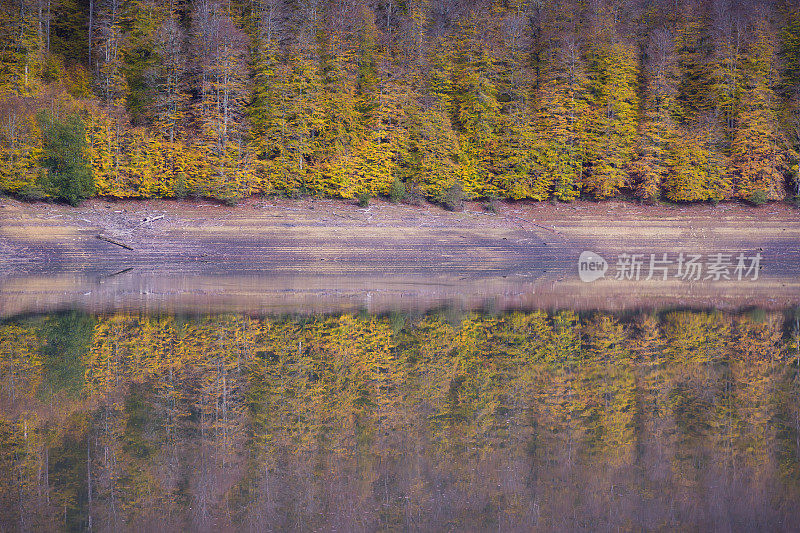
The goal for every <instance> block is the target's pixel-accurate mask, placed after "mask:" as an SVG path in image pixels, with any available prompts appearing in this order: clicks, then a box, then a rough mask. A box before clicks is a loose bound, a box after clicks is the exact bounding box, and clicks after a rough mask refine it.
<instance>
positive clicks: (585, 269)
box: [578, 252, 608, 283]
mask: <svg viewBox="0 0 800 533" xmlns="http://www.w3.org/2000/svg"><path fill="white" fill-rule="evenodd" d="M606 270H608V263H607V262H606V260H605V259H603V258H602V257H600V256H599V255H597V254H596V253H594V252H581V256H580V257H579V258H578V276H580V278H581V281H585V282H587V283H589V282H591V281H595V280H598V279H600V278H603V277H605V275H606Z"/></svg>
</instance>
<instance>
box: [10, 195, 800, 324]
mask: <svg viewBox="0 0 800 533" xmlns="http://www.w3.org/2000/svg"><path fill="white" fill-rule="evenodd" d="M0 205H1V206H2V207H0V314H1V315H2V316H12V315H16V314H20V313H30V312H41V311H51V310H55V309H64V308H76V307H77V308H81V309H86V310H91V311H110V310H119V309H123V310H124V309H130V310H141V309H145V310H151V311H163V310H170V311H183V310H193V311H197V310H208V311H245V312H252V313H266V312H298V311H299V312H303V311H307V312H317V311H342V310H356V309H367V310H370V311H373V312H383V311H388V310H391V309H402V310H426V309H429V308H432V307H437V306H442V305H457V306H461V307H466V308H477V307H488V308H491V309H498V310H499V309H509V308H525V309H531V308H547V309H552V308H562V307H563V308H572V309H594V308H597V309H631V308H655V307H662V306H681V307H682V306H691V307H718V308H728V309H731V308H732V309H735V308H745V307H749V306H763V307H768V308H785V307H788V306H795V305H798V304H800V210H798V209H797V208H795V207H793V206H790V205H786V204H773V205H765V206H761V207H757V208H756V207H750V206H746V205H741V204H720V205H718V206H712V205H697V206H661V205H658V206H639V205H635V204H631V203H625V202H606V203H589V202H576V203H572V204H558V205H554V204H550V203H500V204H499V205H497V208H496V209H495V210H494V212H489V211H487V210H486V209H484V206H483V205H482V204H479V203H473V204H467V206H466V209H465V210H464V211H462V212H457V213H451V212H446V211H443V210H442V209H440V208H438V207H436V206H420V207H417V206H407V205H395V204H390V203H387V202H381V201H373V202H372V204H371V205H370V207H368V208H358V207H356V206H355V205H353V204H352V203H349V202H343V201H334V200H311V199H306V200H284V199H250V200H247V201H244V202H241V203H240V204H239V205H237V206H234V207H228V206H222V205H218V204H215V203H211V202H204V201H164V200H160V201H142V202H137V201H124V202H111V201H106V200H91V201H87V202H85V203H84V204H83V205H82V206H80V207H78V208H72V207H68V206H62V205H54V204H43V203H33V204H29V203H23V202H19V201H16V200H13V199H2V200H0ZM585 250H591V251H593V252H596V253H597V254H599V255H600V256H602V257H605V258H608V260H609V263H611V264H610V266H609V271H608V272H607V275H606V277H605V278H603V279H600V280H598V281H595V282H592V283H584V282H582V281H581V280H580V279H579V277H578V270H577V268H578V267H577V262H578V257H579V255H580V253H581V252H582V251H585ZM681 252H683V253H684V254H685V255H687V256H688V255H689V254H702V255H703V256H704V257H711V256H713V255H714V254H720V253H721V254H723V256H728V255H729V256H731V258H732V261H733V262H734V263H735V258H736V257H737V256H738V254H739V253H744V254H745V255H746V256H747V257H748V258H749V257H754V256H755V254H756V253H758V254H760V256H761V261H760V270H759V275H758V278H757V279H752V278H753V277H754V276H753V275H750V276H749V277H745V278H744V279H742V280H738V279H737V276H736V275H734V272H733V270H731V271H730V274H731V276H729V277H730V278H731V279H728V280H726V279H724V278H722V279H720V280H713V279H710V280H705V279H700V280H698V281H687V280H683V279H680V278H678V277H676V276H675V275H673V272H670V275H669V276H668V279H667V281H663V280H662V279H661V276H654V278H653V279H651V280H647V279H645V278H646V277H647V274H648V272H647V270H648V264H647V263H648V261H649V257H650V254H656V257H663V254H664V253H666V254H668V255H667V257H668V258H669V259H670V260H673V259H674V258H677V256H678V254H680V253H681ZM623 253H628V254H633V253H640V254H642V256H643V258H644V264H643V267H642V272H641V276H640V279H639V280H636V279H630V280H617V279H614V277H615V276H614V261H615V260H616V258H618V256H619V255H620V254H623ZM751 274H752V273H751Z"/></svg>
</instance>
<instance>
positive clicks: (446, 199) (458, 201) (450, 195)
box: [439, 181, 464, 211]
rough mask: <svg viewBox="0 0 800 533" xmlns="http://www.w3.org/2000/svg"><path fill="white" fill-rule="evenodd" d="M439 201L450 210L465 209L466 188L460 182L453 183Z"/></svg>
mask: <svg viewBox="0 0 800 533" xmlns="http://www.w3.org/2000/svg"><path fill="white" fill-rule="evenodd" d="M439 203H441V204H442V206H443V207H444V208H445V209H447V210H448V211H463V210H464V189H463V187H462V186H461V183H460V182H458V181H457V182H455V183H453V184H452V185H451V186H450V187H448V188H447V190H445V191H444V193H443V194H442V196H441V197H440V198H439Z"/></svg>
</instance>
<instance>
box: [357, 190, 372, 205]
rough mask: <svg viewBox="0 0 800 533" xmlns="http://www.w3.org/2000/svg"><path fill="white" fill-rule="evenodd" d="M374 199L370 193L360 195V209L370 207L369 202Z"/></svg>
mask: <svg viewBox="0 0 800 533" xmlns="http://www.w3.org/2000/svg"><path fill="white" fill-rule="evenodd" d="M371 199H372V195H370V193H368V192H366V191H364V192H361V193H359V194H358V207H369V201H370V200H371Z"/></svg>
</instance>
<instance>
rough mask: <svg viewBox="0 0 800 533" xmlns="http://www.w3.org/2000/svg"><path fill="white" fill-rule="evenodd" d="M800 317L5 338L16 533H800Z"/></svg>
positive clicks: (10, 492)
mask: <svg viewBox="0 0 800 533" xmlns="http://www.w3.org/2000/svg"><path fill="white" fill-rule="evenodd" d="M796 323H797V320H796V318H795V315H794V314H793V313H792V312H788V311H787V312H783V313H775V312H764V311H758V310H757V311H753V312H749V313H744V314H726V313H720V312H701V311H664V312H659V313H643V314H638V315H637V314H627V315H615V314H611V313H594V314H592V313H589V314H580V315H579V314H576V313H573V312H570V311H560V312H553V313H547V312H540V311H537V312H512V313H506V314H499V315H497V314H478V313H473V314H458V313H455V312H452V311H443V312H439V313H431V314H428V315H422V316H405V315H398V314H390V315H386V316H370V315H364V314H360V315H340V316H315V317H307V316H305V317H296V316H285V317H251V316H246V315H214V316H196V317H188V316H167V315H164V316H149V315H130V314H112V315H100V316H87V315H81V314H77V313H68V314H56V315H51V316H33V317H24V318H16V319H11V320H7V321H5V322H3V323H0V472H2V474H3V475H2V477H1V478H0V510H1V511H2V512H0V517H1V518H0V529H2V530H4V531H13V530H29V529H30V530H54V529H55V530H57V529H70V530H85V529H88V528H90V527H91V528H92V529H96V530H118V529H142V530H150V529H159V530H170V531H178V530H181V531H182V530H186V529H195V530H237V531H238V530H251V531H270V530H318V529H324V530H332V529H336V530H340V531H359V530H367V531H372V530H396V529H402V530H407V529H413V530H420V529H422V530H447V529H453V530H464V529H467V530H488V529H492V530H497V529H500V530H509V531H514V530H530V529H536V528H539V529H542V530H552V529H557V530H576V529H586V530H605V529H625V530H629V529H642V528H646V529H658V528H662V529H675V528H680V529H684V528H692V529H695V528H696V529H730V528H732V529H737V530H742V529H748V530H749V529H790V528H792V527H794V526H793V525H796V524H797V523H800V522H798V519H800V464H799V463H798V456H799V454H800V444H799V442H800V378H799V376H798V365H800V359H799V358H798V354H799V353H800V346H798V334H797V327H796Z"/></svg>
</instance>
